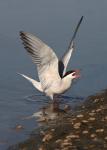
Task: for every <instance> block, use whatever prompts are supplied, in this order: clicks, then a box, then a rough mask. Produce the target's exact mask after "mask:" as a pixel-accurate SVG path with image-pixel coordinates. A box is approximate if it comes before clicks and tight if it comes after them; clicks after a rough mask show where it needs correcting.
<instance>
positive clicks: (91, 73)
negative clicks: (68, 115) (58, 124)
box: [0, 0, 107, 150]
mask: <svg viewBox="0 0 107 150" xmlns="http://www.w3.org/2000/svg"><path fill="white" fill-rule="evenodd" d="M106 7H107V1H106V0H102V1H100V0H90V1H86V0H81V1H80V0H72V1H71V0H66V1H65V0H54V1H50V0H45V1H43V0H39V1H38V0H31V1H28V0H17V1H16V0H9V1H8V0H1V1H0V150H5V149H6V147H8V146H9V145H10V144H13V143H16V142H18V141H21V140H24V139H25V138H27V137H28V134H29V133H30V131H32V128H34V127H36V126H37V122H36V121H35V120H30V121H29V120H22V119H20V118H21V117H22V116H29V115H31V114H33V112H35V111H38V109H39V108H40V107H42V106H43V105H45V103H46V102H47V100H46V97H44V96H41V93H38V91H36V90H35V89H34V88H33V87H32V86H31V85H30V83H28V82H27V81H26V80H25V79H23V78H22V77H20V76H19V75H18V74H17V72H20V73H24V74H27V75H29V76H31V77H34V78H36V79H37V73H36V70H35V66H34V65H33V64H32V62H31V59H30V57H29V56H28V55H27V53H26V51H25V50H24V48H23V46H22V44H21V41H20V39H19V31H20V30H23V31H28V32H31V33H33V34H35V35H37V36H38V37H39V38H40V39H42V40H43V41H45V42H46V43H47V44H48V45H50V46H51V47H52V48H53V49H54V50H55V52H56V53H57V55H58V56H59V57H60V56H61V55H62V53H63V52H64V51H65V50H66V48H67V47H68V44H69V41H70V39H71V37H72V34H73V31H74V28H75V25H76V24H77V22H78V20H79V19H80V17H81V16H82V15H83V16H84V20H83V23H82V24H81V27H80V30H79V32H78V35H77V37H76V40H75V47H76V49H75V52H74V54H73V57H72V59H71V61H70V64H69V69H70V68H71V69H72V68H73V69H74V68H79V69H81V79H80V80H78V81H77V82H76V83H75V84H74V85H73V87H72V88H71V89H70V90H69V91H68V92H67V93H66V94H65V95H66V96H69V97H74V98H75V99H76V98H77V102H79V98H78V97H80V98H83V99H84V98H85V97H87V96H89V95H91V94H94V93H96V92H99V91H101V90H103V89H105V88H106V87H107V81H106V77H107V32H106V31H107V17H106V15H107V9H106ZM38 94H39V95H38ZM32 95H36V96H35V98H36V100H35V101H32V100H30V101H29V97H30V96H32ZM39 100H40V101H39ZM72 103H73V102H72V99H71V105H72ZM17 124H22V125H24V126H25V129H24V130H23V131H21V132H19V133H17V132H15V131H14V130H12V128H14V127H15V126H16V125H17ZM2 141H4V142H2Z"/></svg>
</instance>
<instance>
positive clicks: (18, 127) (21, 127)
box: [15, 124, 24, 131]
mask: <svg viewBox="0 0 107 150" xmlns="http://www.w3.org/2000/svg"><path fill="white" fill-rule="evenodd" d="M22 129H24V127H23V126H22V125H20V124H19V125H16V127H15V130H16V131H20V130H22Z"/></svg>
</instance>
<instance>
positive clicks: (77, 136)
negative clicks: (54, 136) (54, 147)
mask: <svg viewBox="0 0 107 150" xmlns="http://www.w3.org/2000/svg"><path fill="white" fill-rule="evenodd" d="M66 137H67V138H71V139H75V138H79V135H75V134H72V135H68V136H66Z"/></svg>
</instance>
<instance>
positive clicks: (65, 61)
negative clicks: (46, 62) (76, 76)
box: [59, 16, 83, 77]
mask: <svg viewBox="0 0 107 150" xmlns="http://www.w3.org/2000/svg"><path fill="white" fill-rule="evenodd" d="M82 20H83V16H82V17H81V19H80V20H79V22H78V24H77V26H76V29H75V32H74V34H73V37H72V39H71V41H70V44H69V46H68V49H67V51H66V52H65V53H64V55H63V56H62V58H61V60H60V63H59V72H60V76H61V77H63V75H64V74H65V72H66V69H67V65H68V63H69V60H70V58H71V55H72V52H73V50H74V39H75V37H76V34H77V31H78V29H79V27H80V24H81V22H82ZM60 68H62V69H61V70H60Z"/></svg>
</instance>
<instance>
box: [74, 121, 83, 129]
mask: <svg viewBox="0 0 107 150" xmlns="http://www.w3.org/2000/svg"><path fill="white" fill-rule="evenodd" d="M80 126H81V123H80V122H78V123H75V124H74V126H73V127H74V129H79V128H80Z"/></svg>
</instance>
